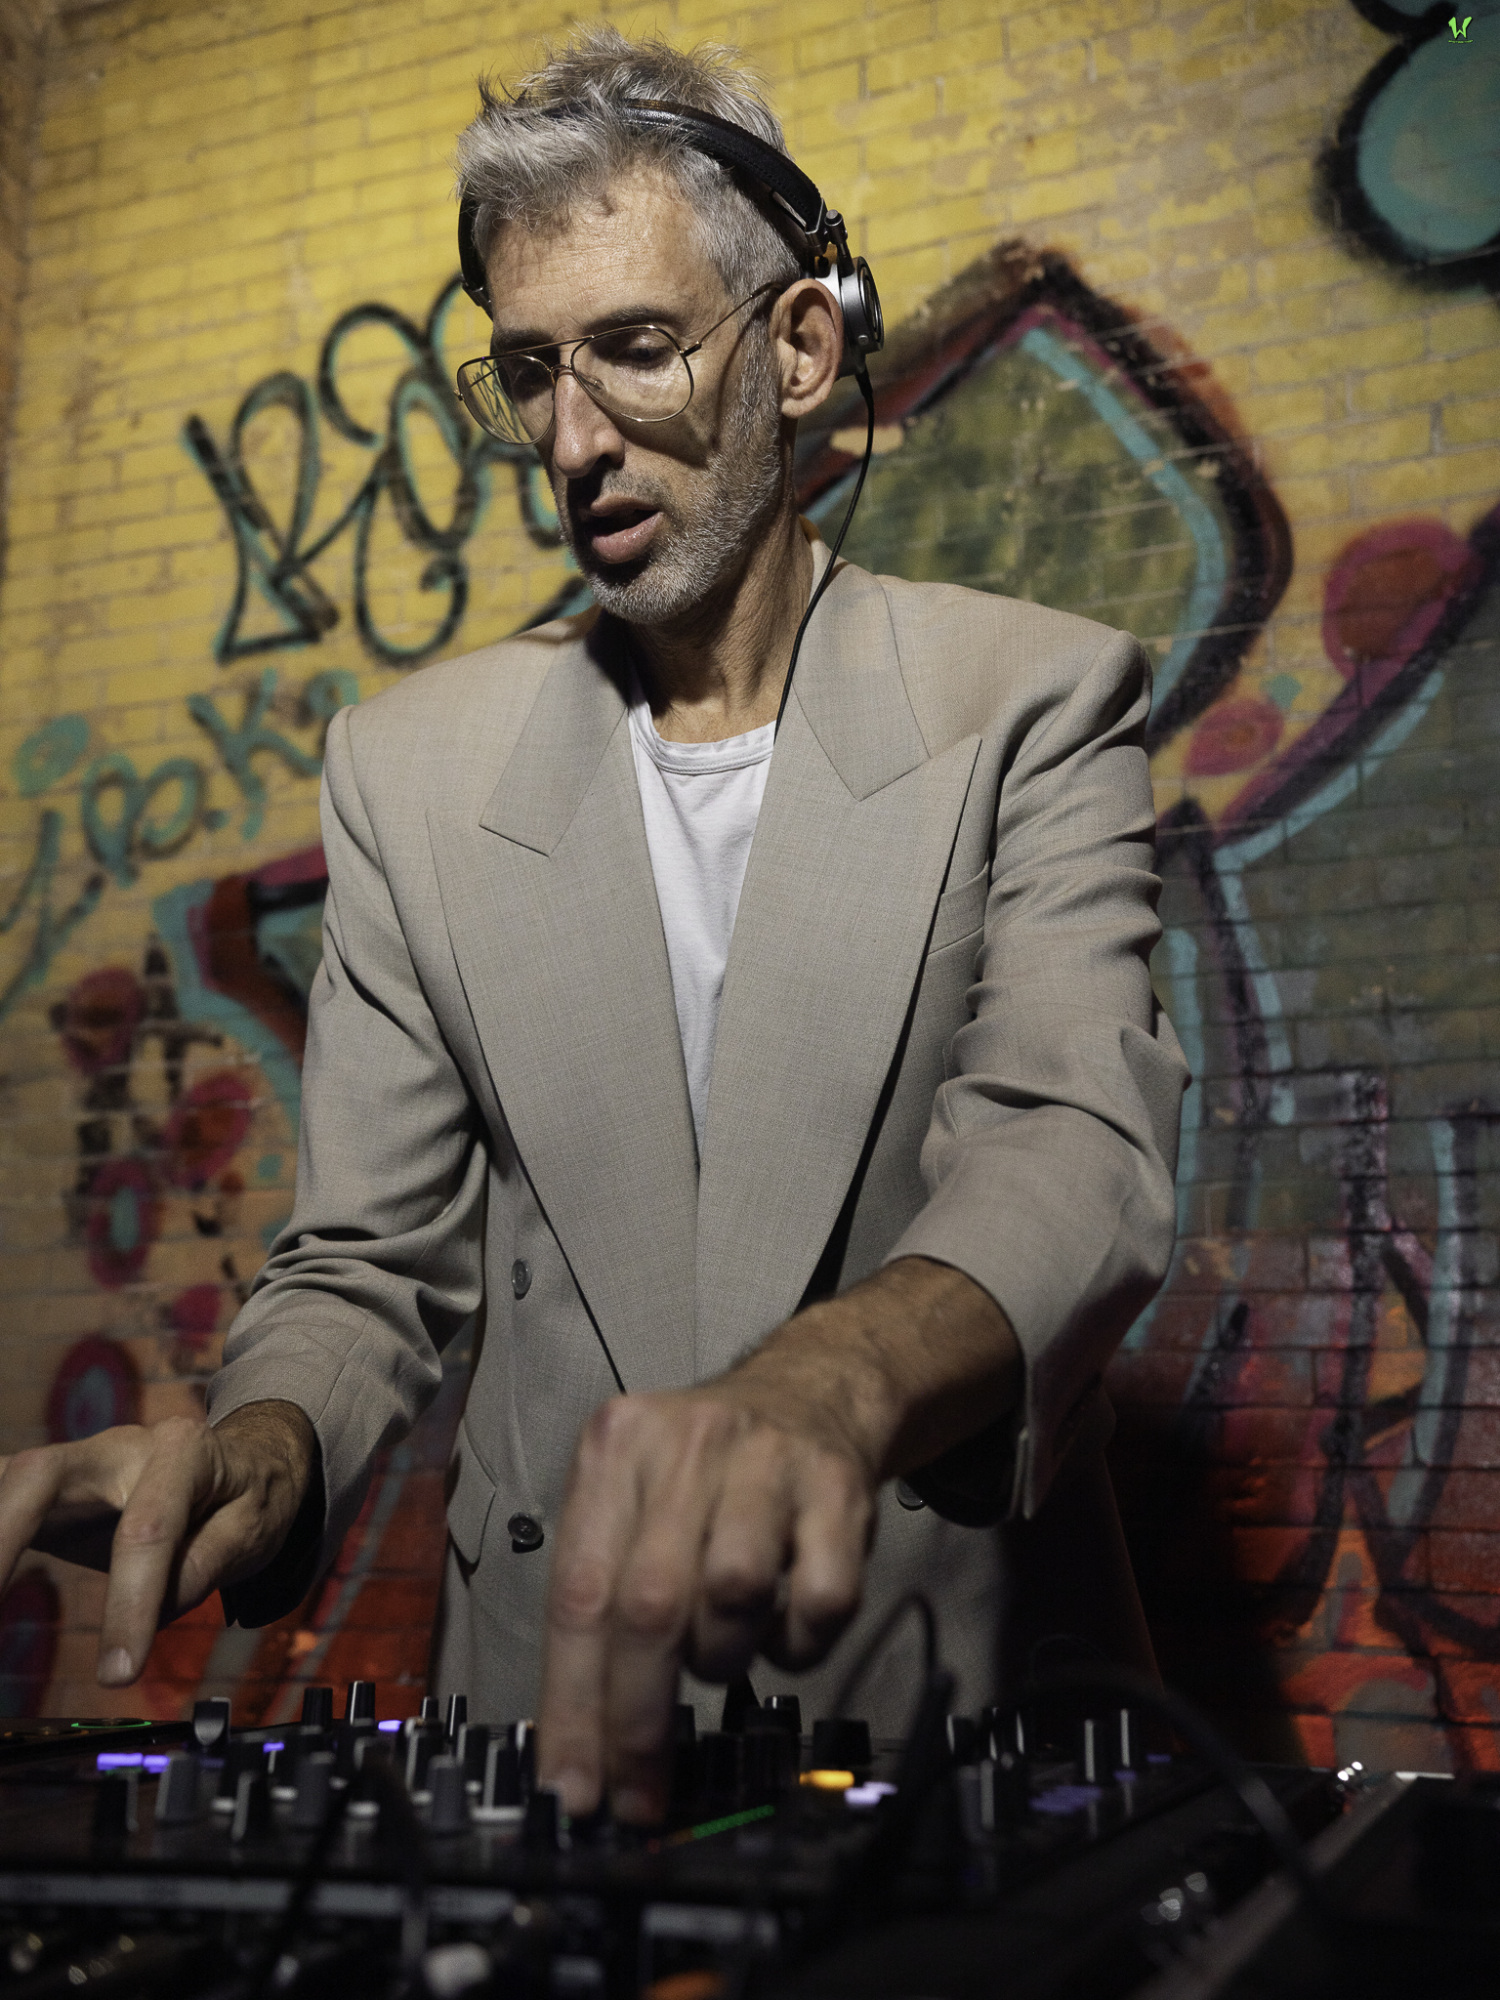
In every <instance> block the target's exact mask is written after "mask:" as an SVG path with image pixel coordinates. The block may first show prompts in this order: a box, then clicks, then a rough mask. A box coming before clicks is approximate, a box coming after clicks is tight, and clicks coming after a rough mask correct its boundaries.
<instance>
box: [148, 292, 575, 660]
mask: <svg viewBox="0 0 1500 2000" xmlns="http://www.w3.org/2000/svg"><path fill="white" fill-rule="evenodd" d="M459 293H460V284H459V280H458V279H457V278H456V277H454V278H452V279H450V280H449V281H448V282H447V283H446V284H445V285H444V286H443V287H442V289H441V290H440V291H439V292H438V295H437V297H436V298H435V299H434V301H433V304H432V309H431V311H430V312H429V313H428V315H427V318H426V319H425V321H424V322H423V323H422V325H421V326H418V325H417V324H416V323H415V322H414V321H412V320H410V319H408V318H407V317H406V315H405V314H404V313H401V312H398V311H397V310H396V309H395V308H394V307H393V306H388V305H383V304H381V303H379V302H378V301H373V302H370V303H367V304H364V305H358V306H353V307H351V308H350V310H349V311H347V312H344V313H341V314H340V315H339V317H338V318H337V319H336V320H335V321H334V323H333V325H332V326H331V327H330V328H329V330H328V333H327V335H326V336H325V338H324V341H323V347H322V351H321V353H320V355H319V357H318V370H317V386H316V389H314V388H313V386H312V385H311V384H309V383H308V382H306V381H304V380H303V378H302V377H301V376H299V375H294V374H291V373H289V372H287V371H284V370H283V371H279V372H278V373H276V374H274V375H268V376H267V377H266V378H265V379H264V380H263V381H261V382H258V383H256V385H255V386H254V388H252V389H251V390H250V391H249V393H248V394H247V395H246V396H245V398H244V400H243V401H242V402H241V404H240V406H239V409H238V410H237V411H236V412H235V415H234V418H233V421H232V422H231V424H230V427H229V436H228V441H227V443H226V444H225V445H224V446H223V447H222V448H221V447H220V446H219V445H217V444H216V443H215V442H214V439H213V437H212V434H211V433H210V431H209V429H208V426H207V424H206V423H205V422H204V421H203V419H202V418H201V417H198V416H191V417H189V418H188V419H187V421H186V423H185V424H184V426H183V437H184V439H185V441H186V443H187V446H188V449H189V450H190V451H191V452H192V453H193V455H194V457H195V458H196V459H197V461H198V463H199V464H200V465H201V466H202V468H203V471H204V473H205V475H206V476H207V478H208V480H209V483H210V484H211V485H212V487H213V489H214V492H215V493H216V494H217V496H218V499H219V504H220V505H221V506H222V508H223V509H224V514H225V517H226V519H227V520H228V523H229V527H230V531H231V533H232V535H233V537H234V547H235V557H236V565H237V567H236V575H235V585H234V592H233V595H232V597H231V599H230V605H229V610H228V612H227V613H226V615H225V619H224V623H223V625H222V626H221V628H220V631H219V636H218V638H217V640H216V641H215V644H214V654H215V657H216V658H217V659H218V661H219V663H220V664H221V665H227V664H228V663H229V662H230V661H232V660H237V659H242V658H244V657H245V656H246V655H248V654H256V653H265V652H269V651H273V650H275V649H277V648H281V647H292V646H311V645H317V644H318V643H319V642H320V641H321V640H322V639H323V637H324V635H325V634H326V633H328V632H330V631H331V630H332V629H333V628H334V626H336V625H337V623H338V621H339V617H340V612H339V608H338V606H337V605H336V604H335V603H334V601H333V599H332V598H331V597H330V596H329V595H328V593H327V591H326V590H325V589H324V587H323V586H322V585H321V584H320V583H319V582H318V581H317V579H316V577H315V576H314V574H313V565H314V564H315V563H316V562H317V561H318V560H319V558H320V557H322V556H323V555H325V554H326V553H327V551H328V550H329V549H331V548H332V547H333V545H334V544H335V543H336V542H338V541H339V539H340V538H341V537H342V536H343V535H345V534H352V536H353V565H352V568H353V611H354V623H355V628H356V630H357V631H358V633H359V637H360V642H361V644H362V645H363V646H364V648H365V651H366V652H367V653H368V654H369V655H370V657H371V659H373V660H376V661H378V662H379V663H380V665H382V666H386V667H414V666H418V665H420V664H421V662H422V661H423V660H427V659H431V658H432V656H433V655H434V654H435V653H437V652H440V651H441V650H442V649H443V648H444V647H445V646H447V645H449V644H450V643H451V641H452V639H453V637H454V635H455V634H456V633H457V631H458V628H459V625H460V624H461V622H462V620H463V615H464V610H465V608H466V606H467V603H468V591H469V581H468V569H467V566H466V563H465V559H464V553H463V551H464V547H465V544H466V543H467V542H468V540H469V538H470V536H471V535H472V534H473V532H474V529H475V527H476V525H477V524H478V521H479V519H480V515H481V513H482V511H483V506H484V500H485V496H486V492H487V482H488V477H489V469H490V467H491V466H492V465H496V464H500V465H507V466H509V467H510V469H511V472H512V475H513V477H514V479H515V482H516V491H517V497H518V500H519V504H520V511H521V519H522V522H523V523H524V525H525V528H526V531H527V533H528V534H529V535H530V536H531V537H532V539H533V540H534V541H536V542H537V543H538V545H539V546H541V547H542V548H556V547H557V546H558V533H557V523H556V517H555V515H554V514H553V513H552V509H551V505H550V500H549V499H547V498H546V497H545V496H544V495H543V492H542V482H541V481H540V478H539V473H538V467H537V463H536V456H535V454H534V453H533V452H532V451H531V449H530V448H529V447H528V446H518V445H509V444H503V443H501V442H500V441H499V440H498V439H495V438H492V437H490V436H488V435H487V434H486V433H485V432H483V431H481V430H479V428H478V427H477V425H475V424H473V423H472V422H471V421H470V419H469V417H468V415H467V414H466V412H465V411H464V409H463V407H462V405H461V404H460V403H459V402H458V399H457V397H456V396H455V394H454V392H453V378H452V374H451V372H450V370H449V369H448V367H447V365H446V362H445V360H444V358H443V339H444V328H445V322H446V320H447V315H448V312H449V309H450V307H451V306H452V305H453V303H454V301H455V300H456V299H457V298H458V296H459ZM370 328H383V329H385V330H386V331H387V332H389V333H391V334H393V335H394V336H395V339H396V342H397V345H398V349H399V352H400V355H401V359H402V362H403V364H404V365H403V366H401V367H400V369H399V371H398V373H397V374H396V377H395V380H394V382H393V384H392V386H391V390H390V394H389V398H388V401H387V403H386V408H385V419H384V428H383V429H382V430H378V431H377V430H375V429H373V428H371V426H369V425H368V424H365V423H362V422H361V421H360V420H359V418H358V417H357V416H356V415H355V414H354V413H353V411H352V410H351V408H350V404H349V402H348V400H346V396H345V393H344V391H343V389H342V387H341V385H340V368H341V363H342V359H343V355H344V352H345V348H346V345H347V343H348V342H349V340H350V338H351V336H353V335H354V334H356V333H358V332H359V331H360V330H361V329H370ZM273 410H279V411H282V412H284V413H285V415H286V416H288V417H289V418H290V419H291V421H292V423H293V425H294V426H295V429H296V435H297V448H296V472H295V475H294V479H293V493H292V499H291V505H290V512H289V515H288V518H287V520H286V521H285V523H284V524H278V523H277V522H276V520H275V519H274V518H273V516H272V514H271V511H270V509H269V507H268V506H267V505H266V503H265V501H264V500H263V499H262V497H261V495H260V494H259V493H258V492H257V490H256V486H255V483H254V480H253V478H252V476H251V474H250V471H249V470H248V468H247V465H246V454H247V434H248V432H249V431H250V428H251V426H252V425H253V424H254V423H255V421H256V419H257V418H258V417H262V416H264V415H265V414H266V413H267V412H269V411H273ZM418 418H425V419H426V420H427V421H428V422H429V423H430V424H431V425H432V426H433V428H434V430H435V432H436V434H437V436H438V438H439V439H440V440H441V443H442V446H443V448H444V450H445V452H446V453H447V456H448V458H449V460H450V461H451V466H452V475H453V478H452V488H451V491H450V492H449V493H448V495H447V500H446V504H447V519H446V522H440V521H439V520H438V519H437V518H436V510H435V509H434V508H432V507H431V506H430V504H429V503H428V501H427V500H425V499H424V497H423V493H422V481H421V478H420V476H419V473H418V471H417V467H416V462H415V455H414V452H413V449H412V427H413V424H414V422H415V420H417V419H418ZM320 422H321V423H326V424H327V425H329V426H330V427H331V428H332V430H333V431H334V432H335V433H337V434H338V435H339V436H341V437H343V438H346V439H348V440H349V442H350V443H352V444H355V445H358V446H359V447H361V448H362V449H363V450H365V451H367V452H368V453H369V454H370V461H369V467H368V470H367V471H366V473H365V475H364V477H363V479H362V480H361V481H360V483H359V484H358V486H357V487H356V488H355V491H354V493H353V495H352V496H351V497H350V498H349V499H348V500H347V501H346V502H345V504H344V505H343V507H342V508H341V509H340V510H339V511H338V513H337V514H336V516H335V518H334V520H333V521H332V522H331V523H330V524H329V525H328V526H327V527H325V528H323V529H322V530H321V531H320V532H318V533H313V532H312V519H313V514H314V512H315V509H316V506H317V501H318V498H319V490H320V486H321V482H322V479H323V464H322V454H321V450H320V442H319V437H320V433H319V425H320ZM383 498H385V499H388V500H389V502H390V510H391V514H392V516H393V518H394V520H395V522H396V524H397V526H398V528H399V530H400V533H401V536H402V538H403V539H404V541H405V542H406V543H407V544H408V545H409V546H410V547H411V548H413V549H414V550H416V551H417V553H418V554H419V555H420V556H423V557H425V558H426V561H425V565H424V567H423V569H422V571H421V578H420V581H421V588H422V589H423V590H424V591H435V592H439V593H441V594H442V595H443V598H444V603H443V606H442V609H441V611H440V613H439V614H438V616H437V619H436V621H435V623H434V625H433V627H432V630H431V631H430V632H428V633H427V634H426V635H425V636H424V637H423V638H421V639H420V640H418V641H417V643H416V644H414V645H402V644H400V643H398V641H397V640H396V639H395V638H393V637H391V636H390V635H389V634H387V633H384V632H382V631H381V629H380V626H379V623H378V621H377V618H376V614H375V610H374V607H373V604H372V601H371V581H372V579H371V573H370V546H371V536H372V533H373V532H374V528H375V525H376V521H377V516H378V510H379V508H380V503H381V501H382V499H383ZM252 591H253V592H254V593H255V594H256V596H257V597H258V599H259V600H260V601H261V603H262V604H264V605H265V606H267V607H269V609H270V611H271V613H272V615H273V617H274V620H275V629H273V630H272V631H270V632H268V633H260V634H256V635H253V636H252V635H250V634H248V633H247V632H246V631H245V629H244V627H245V621H246V612H247V606H248V602H249V598H250V593H251V592H252ZM545 615H551V614H550V612H549V613H547V614H545Z"/></svg>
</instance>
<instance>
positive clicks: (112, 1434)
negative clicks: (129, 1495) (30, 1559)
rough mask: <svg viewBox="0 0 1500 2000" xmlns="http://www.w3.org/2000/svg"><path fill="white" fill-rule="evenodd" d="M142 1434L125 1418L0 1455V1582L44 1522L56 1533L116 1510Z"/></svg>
mask: <svg viewBox="0 0 1500 2000" xmlns="http://www.w3.org/2000/svg"><path fill="white" fill-rule="evenodd" d="M143 1436H144V1433H143V1432H142V1431H140V1430H139V1429H138V1428H136V1427H135V1426H134V1425H129V1424H125V1425H120V1426H117V1427H116V1428H114V1429H112V1430H107V1431H100V1432H99V1433H98V1434H97V1435H96V1436H94V1437H91V1438H83V1439H80V1440H78V1441H77V1442H76V1443H73V1444H53V1445H38V1446H36V1447H34V1448H33V1449H32V1450H30V1451H18V1452H16V1453H15V1454H14V1456H12V1457H10V1458H8V1459H5V1460H3V1461H0V1588H3V1587H4V1585H5V1584H6V1583H8V1582H9V1580H10V1575H11V1571H12V1570H13V1569H14V1568H15V1566H16V1564H17V1562H18V1561H19V1560H20V1558H21V1555H22V1553H23V1552H24V1551H25V1550H26V1549H28V1548H32V1547H34V1546H36V1545H37V1543H38V1538H39V1537H40V1536H41V1534H42V1531H43V1528H44V1527H47V1526H48V1525H49V1522H50V1523H51V1524H52V1525H53V1526H55V1527H56V1529H57V1532H58V1534H59V1535H62V1534H65V1533H66V1532H67V1531H68V1529H69V1528H70V1527H76V1526H77V1524H78V1523H79V1522H84V1523H87V1522H89V1521H91V1520H103V1519H105V1518H107V1516H108V1515H110V1514H112V1513H114V1512H115V1511H117V1510H118V1508H119V1506H120V1504H121V1500H122V1498H123V1495H124V1493H125V1492H126V1491H128V1489H129V1485H130V1478H131V1470H132V1467H133V1465H134V1463H135V1461H136V1460H137V1459H138V1457H139V1455H140V1452H141V1439H142V1437H143ZM56 1552H57V1553H60V1554H61V1553H65V1551H63V1550H58V1551H56Z"/></svg>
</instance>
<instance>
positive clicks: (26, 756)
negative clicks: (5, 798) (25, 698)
mask: <svg viewBox="0 0 1500 2000" xmlns="http://www.w3.org/2000/svg"><path fill="white" fill-rule="evenodd" d="M88 745H89V726H88V724H87V723H86V722H85V721H84V719H83V717H82V716H81V715H59V716H56V717H54V718H53V720H52V721H51V722H44V723H43V724H42V726H41V728H40V729H34V730H33V731H32V732H31V734H30V735H29V736H28V737H27V739H26V741H25V742H24V743H23V744H22V745H21V747H20V749H19V750H18V751H17V752H16V754H15V756H14V757H13V758H12V759H11V766H10V769H11V776H12V777H13V778H14V779H15V781H16V790H17V791H18V792H19V793H20V794H21V797H22V798H23V799H34V798H35V797H36V796H37V794H38V793H39V792H45V791H46V789H47V787H48V786H49V785H55V784H57V783H58V782H59V780H60V779H63V778H65V777H67V775H68V773H69V771H71V770H72V768H73V766H74V765H75V764H76V763H77V762H78V760H79V758H80V757H81V756H82V755H83V753H84V751H85V750H87V748H88Z"/></svg>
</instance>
